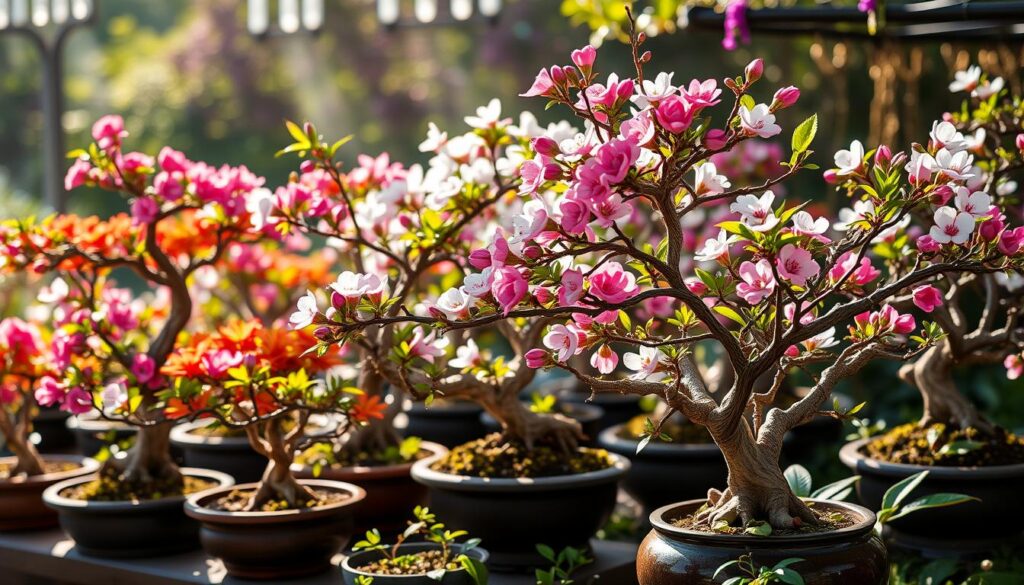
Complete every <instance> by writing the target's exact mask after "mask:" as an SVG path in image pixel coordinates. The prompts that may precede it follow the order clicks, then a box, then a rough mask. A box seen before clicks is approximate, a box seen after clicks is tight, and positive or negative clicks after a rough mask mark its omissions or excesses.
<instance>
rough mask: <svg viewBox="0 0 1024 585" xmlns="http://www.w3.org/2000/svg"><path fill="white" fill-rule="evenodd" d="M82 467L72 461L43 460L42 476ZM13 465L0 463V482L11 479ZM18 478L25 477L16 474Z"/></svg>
mask: <svg viewBox="0 0 1024 585" xmlns="http://www.w3.org/2000/svg"><path fill="white" fill-rule="evenodd" d="M81 466H82V465H81V464H80V463H75V462H73V461H46V460H45V459H44V460H43V474H44V475H47V474H50V473H62V472H64V471H71V470H73V469H78V468H80V467H81ZM14 467H15V466H14V465H9V464H7V463H0V481H8V480H10V479H12V478H11V471H13V470H14ZM18 475H19V476H20V477H25V474H23V473H20V474H18Z"/></svg>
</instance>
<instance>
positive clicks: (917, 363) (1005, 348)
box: [836, 67, 1024, 433]
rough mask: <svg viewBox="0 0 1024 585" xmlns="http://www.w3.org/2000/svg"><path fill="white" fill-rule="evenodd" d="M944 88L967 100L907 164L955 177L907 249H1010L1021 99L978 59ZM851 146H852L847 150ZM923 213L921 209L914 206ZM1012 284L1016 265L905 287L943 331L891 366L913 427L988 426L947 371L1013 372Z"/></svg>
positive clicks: (1018, 324)
mask: <svg viewBox="0 0 1024 585" xmlns="http://www.w3.org/2000/svg"><path fill="white" fill-rule="evenodd" d="M950 90H952V91H954V92H956V93H959V92H967V93H968V94H969V98H968V99H967V100H966V101H965V102H964V104H963V107H962V108H961V110H960V111H959V112H954V113H950V114H947V115H946V116H945V119H944V120H943V121H941V122H936V123H935V124H934V125H933V127H932V132H931V135H930V140H929V142H928V144H927V145H925V146H922V147H919V148H917V149H916V151H915V153H914V159H913V164H915V165H921V167H922V168H924V169H927V170H931V171H932V172H935V171H937V170H939V169H942V168H943V166H956V167H957V170H956V171H955V172H957V173H959V175H960V176H961V180H960V181H958V182H954V183H951V184H946V185H942V186H940V188H937V189H936V190H935V192H934V193H933V194H932V199H933V201H934V203H935V206H936V207H937V209H936V210H935V212H934V213H935V215H934V222H935V225H934V227H932V228H930V230H929V232H928V233H927V234H924V235H921V236H920V237H919V238H917V240H916V248H917V250H918V252H919V253H920V254H929V255H932V254H937V253H939V252H940V251H941V250H942V248H943V246H950V245H957V244H959V245H965V246H966V245H971V244H972V243H973V244H976V245H984V246H987V247H988V248H989V249H991V250H992V251H993V253H996V254H1000V255H1005V256H1007V257H1009V258H1013V257H1016V256H1018V255H1019V254H1020V251H1021V246H1022V245H1024V228H1021V227H1017V228H1013V227H1012V225H1011V224H1017V225H1019V224H1020V220H1021V210H1020V206H1019V197H1017V195H1016V190H1017V184H1016V182H1015V181H1013V180H1011V176H1012V174H1013V173H1014V172H1015V171H1017V170H1019V169H1020V168H1022V167H1024V158H1022V155H1021V150H1022V148H1024V134H1022V132H1024V118H1022V116H1021V111H1020V106H1021V99H1020V98H1019V97H1016V96H1011V95H1009V93H1008V92H1006V91H1004V90H1003V80H1002V78H999V77H997V78H995V79H987V78H985V77H983V76H982V74H981V70H980V69H979V68H978V67H971V68H970V69H968V70H967V71H962V72H957V73H956V78H955V80H954V81H953V83H951V84H950ZM857 148H859V146H858V145H857V144H854V145H853V150H856V149H857ZM972 159H973V163H972ZM847 170H848V171H849V172H843V171H840V172H842V176H841V183H842V186H843V187H844V188H847V189H852V190H857V189H858V188H859V185H862V184H866V181H867V178H866V177H867V174H868V173H871V172H873V171H872V169H871V168H870V166H868V165H864V166H861V167H859V168H856V169H847ZM836 176H837V177H839V175H838V174H837V175H836ZM867 184H869V183H867ZM1014 203H1016V205H1015V204H1014ZM931 211H932V210H931V208H930V207H926V208H921V209H919V210H917V211H916V213H917V214H918V215H922V216H923V215H926V214H927V213H930V212H931ZM924 219H927V218H926V217H925V218H924ZM975 226H976V227H977V229H974V228H975ZM879 251H880V252H883V254H884V255H885V257H886V260H887V262H890V263H894V264H898V265H901V266H900V269H901V270H907V269H909V267H910V264H909V263H911V262H913V261H914V259H915V257H914V256H909V257H908V256H902V255H900V254H898V253H897V254H895V255H893V253H894V252H898V250H897V249H895V248H892V247H887V246H883V247H881V248H880V249H879ZM953 276H955V278H954V277H953ZM1022 284H1024V282H1022V280H1021V275H1020V273H1019V272H1017V273H1013V272H995V273H971V274H959V275H946V276H941V277H937V278H935V279H934V282H932V283H929V284H922V285H920V286H918V287H916V288H914V289H913V290H912V295H911V301H912V302H913V304H915V305H917V306H918V307H919V308H920V309H921V310H923V311H925V312H927V313H930V314H931V317H932V318H933V319H934V320H935V323H936V324H937V325H938V326H939V327H940V328H941V330H942V332H943V333H944V336H943V339H942V341H940V342H938V343H936V344H935V345H934V346H932V347H931V348H929V349H928V350H927V351H925V352H924V353H923V354H921V355H920V356H919V357H918V358H916V359H915V360H913V361H912V362H909V363H907V364H906V365H904V366H903V368H902V369H901V370H900V376H901V377H902V378H903V379H904V380H906V381H907V382H908V383H910V384H911V385H913V386H915V387H916V388H917V389H918V390H919V391H920V392H921V396H922V397H923V399H924V416H923V417H922V419H921V421H920V424H921V426H928V425H931V424H933V423H944V424H947V425H951V426H952V427H954V428H958V429H962V430H967V429H975V430H978V431H982V432H985V433H991V431H992V430H993V429H992V426H991V424H990V423H989V422H988V421H986V420H985V419H984V418H983V417H982V416H981V415H980V414H979V413H978V411H977V409H976V408H975V407H974V405H973V404H971V402H970V401H969V400H968V399H967V398H966V397H965V396H964V395H963V394H961V393H960V392H958V391H957V389H956V384H955V382H954V379H953V377H952V371H953V369H954V367H955V366H956V367H962V366H968V365H978V364H995V363H1005V365H1006V367H1007V370H1008V373H1009V375H1010V377H1011V378H1016V377H1018V376H1019V375H1020V373H1021V367H1022V362H1021V350H1022V348H1024V322H1022V321H1021V316H1020V306H1021V301H1022V294H1024V290H1022V286H1021V285H1022ZM979 305H980V306H983V307H984V308H983V310H982V312H981V315H980V317H978V318H977V319H974V318H971V317H968V315H969V314H970V313H971V311H970V309H971V307H974V306H979Z"/></svg>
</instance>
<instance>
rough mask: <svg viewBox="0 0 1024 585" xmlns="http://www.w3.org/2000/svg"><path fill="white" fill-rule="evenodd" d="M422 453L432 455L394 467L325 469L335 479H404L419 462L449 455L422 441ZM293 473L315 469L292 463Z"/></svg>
mask: <svg viewBox="0 0 1024 585" xmlns="http://www.w3.org/2000/svg"><path fill="white" fill-rule="evenodd" d="M420 450H421V451H429V452H430V453H429V454H428V455H427V456H426V457H421V458H419V459H417V460H416V461H409V462H406V463H395V464H392V465H351V466H349V467H325V468H324V473H330V474H331V475H332V476H334V477H340V476H345V477H346V478H348V477H351V478H353V479H356V478H358V479H371V478H373V479H387V478H391V477H402V476H404V475H409V470H410V469H412V466H413V465H415V464H416V463H417V462H418V461H424V460H428V459H429V460H431V461H433V460H434V459H437V458H438V457H441V456H442V455H445V454H446V453H448V448H447V447H445V446H444V445H442V444H440V443H434V442H432V441H421V442H420ZM291 469H292V471H293V472H309V473H310V474H312V472H313V469H312V467H311V466H309V465H304V464H302V463H292V467H291Z"/></svg>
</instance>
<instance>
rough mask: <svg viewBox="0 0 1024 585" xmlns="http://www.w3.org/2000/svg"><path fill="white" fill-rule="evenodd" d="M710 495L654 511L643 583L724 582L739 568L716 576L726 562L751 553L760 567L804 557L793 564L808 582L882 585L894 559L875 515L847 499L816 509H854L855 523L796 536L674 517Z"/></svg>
mask: <svg viewBox="0 0 1024 585" xmlns="http://www.w3.org/2000/svg"><path fill="white" fill-rule="evenodd" d="M705 502H706V500H703V499H701V500H690V501H688V502H680V503H677V504H669V505H667V506H663V507H661V508H658V509H657V510H655V511H654V512H652V513H651V517H650V522H651V525H652V526H653V527H654V529H653V530H651V532H650V533H649V534H648V535H647V538H645V539H644V541H643V542H642V543H640V549H639V551H637V558H636V572H637V579H638V581H639V583H640V585H719V584H721V583H722V581H723V580H725V578H727V577H734V576H736V575H737V573H735V572H729V573H726V574H725V576H719V578H718V579H717V580H716V579H713V578H712V577H713V575H714V574H715V571H717V570H718V567H720V566H722V565H723V564H725V563H727V562H729V561H734V560H736V559H738V558H739V557H740V556H741V555H745V554H749V555H750V556H751V558H752V560H753V563H754V564H755V565H756V566H758V567H761V566H768V567H771V566H773V565H775V564H776V563H778V562H780V561H783V560H785V559H791V558H800V559H803V560H802V561H800V562H798V563H794V564H793V565H790V568H791V569H793V570H794V571H796V572H798V573H800V575H801V576H802V577H803V579H804V582H805V583H806V584H807V585H883V584H885V583H887V582H888V580H889V560H888V555H887V554H886V550H885V545H884V544H882V539H881V538H879V537H878V536H877V535H876V534H875V533H874V525H875V514H874V512H872V511H871V510H868V509H867V508H863V507H861V506H857V505H855V504H848V503H846V502H824V501H819V502H815V508H816V509H825V510H829V509H835V510H840V509H841V510H843V511H845V512H847V513H851V514H852V515H853V516H855V517H856V518H857V522H856V524H854V525H853V526H850V527H848V528H842V529H840V530H835V531H832V532H822V533H817V534H798V535H792V536H767V537H764V536H750V535H745V534H744V535H730V534H716V533H708V532H698V531H695V530H686V529H683V528H678V527H676V526H673V525H672V524H671V522H672V521H673V520H675V519H677V518H680V517H683V516H686V515H688V514H691V513H693V512H695V511H696V510H698V509H699V508H700V507H701V506H702V505H704V503H705Z"/></svg>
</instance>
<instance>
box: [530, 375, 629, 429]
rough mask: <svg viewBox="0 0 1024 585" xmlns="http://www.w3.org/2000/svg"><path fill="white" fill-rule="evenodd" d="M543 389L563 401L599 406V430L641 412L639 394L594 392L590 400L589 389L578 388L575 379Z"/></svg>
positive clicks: (624, 421)
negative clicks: (600, 414)
mask: <svg viewBox="0 0 1024 585" xmlns="http://www.w3.org/2000/svg"><path fill="white" fill-rule="evenodd" d="M545 391H546V392H552V393H554V394H556V395H557V396H558V399H559V400H561V401H562V402H565V403H569V404H593V405H594V406H599V407H601V410H602V411H603V414H602V416H601V420H600V422H599V423H598V428H599V430H600V431H603V430H605V429H607V428H608V427H611V426H614V425H619V424H623V423H627V422H629V421H630V420H632V419H633V418H634V417H636V416H638V415H641V414H643V409H641V408H640V397H639V396H635V395H632V394H611V393H607V392H604V393H599V394H594V399H593V400H590V391H589V390H585V389H582V388H580V385H579V382H577V381H576V380H567V381H564V382H553V383H552V384H551V386H550V389H548V390H545Z"/></svg>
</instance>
